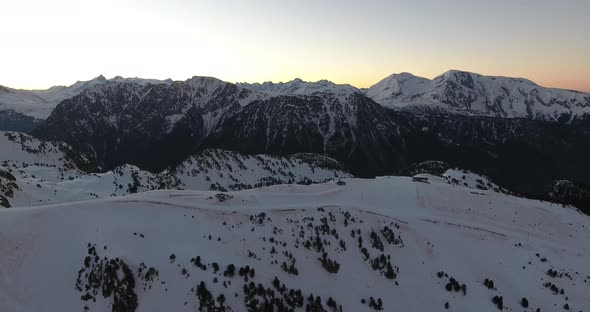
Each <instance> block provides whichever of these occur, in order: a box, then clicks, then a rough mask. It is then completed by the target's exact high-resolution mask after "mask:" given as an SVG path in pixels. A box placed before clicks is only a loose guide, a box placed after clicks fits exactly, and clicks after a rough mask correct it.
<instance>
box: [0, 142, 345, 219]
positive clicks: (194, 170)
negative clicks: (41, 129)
mask: <svg viewBox="0 0 590 312" xmlns="http://www.w3.org/2000/svg"><path fill="white" fill-rule="evenodd" d="M9 138H12V140H11V139H9ZM0 149H1V150H2V153H1V154H0V170H2V171H5V172H8V173H10V174H11V175H12V176H14V178H15V179H16V181H14V183H15V184H16V186H17V188H14V187H11V188H10V189H11V190H12V192H13V195H11V196H7V195H8V192H7V191H5V190H4V191H3V188H2V187H3V186H6V185H8V183H9V181H7V180H5V179H3V178H2V176H1V175H0V196H5V197H7V200H8V202H9V204H10V206H12V207H23V206H39V205H44V204H55V203H64V202H72V201H79V200H88V199H95V198H104V197H111V196H122V195H128V194H131V193H135V192H144V191H149V190H156V189H161V188H174V189H190V190H210V189H214V190H241V189H249V188H253V187H259V186H264V185H274V184H281V183H312V182H313V183H318V182H325V181H329V180H332V179H337V178H347V177H352V175H350V174H349V173H347V172H345V171H343V170H342V169H340V168H339V164H338V163H337V162H336V161H334V160H333V159H330V158H328V157H324V156H320V155H313V154H311V155H308V154H296V155H293V156H290V157H278V156H270V155H244V154H240V153H237V152H231V151H224V150H215V149H207V150H204V151H203V152H201V153H199V154H197V155H194V156H191V157H189V158H188V159H186V160H185V161H183V162H182V163H180V164H179V165H178V166H176V167H174V168H173V169H170V170H165V171H163V172H160V173H157V174H154V173H150V172H148V171H144V170H141V169H140V168H138V167H135V166H131V165H124V166H120V167H118V168H115V169H113V170H111V171H108V172H105V173H86V172H83V171H81V170H79V169H78V168H77V166H76V164H75V163H74V162H73V161H72V160H71V159H70V158H68V157H67V155H66V151H68V150H69V149H70V147H69V146H68V145H67V144H65V143H58V142H43V141H39V140H37V139H35V138H33V137H31V136H29V135H26V134H21V133H16V132H0Z"/></svg>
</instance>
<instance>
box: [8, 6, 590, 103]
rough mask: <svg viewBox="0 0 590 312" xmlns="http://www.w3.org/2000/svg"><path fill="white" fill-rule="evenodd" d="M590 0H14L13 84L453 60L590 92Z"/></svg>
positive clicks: (321, 72) (381, 73) (338, 73)
mask: <svg viewBox="0 0 590 312" xmlns="http://www.w3.org/2000/svg"><path fill="white" fill-rule="evenodd" d="M589 13H590V1H588V0H493V1H491V0H485V1H484V0H481V1H480V0H445V1H442V0H423V1H420V0H412V1H410V0H408V1H401V0H399V1H396V0H374V1H371V0H364V1H360V0H356V1H349V0H334V1H332V0H289V1H282V0H235V1H230V0H211V1H208V0H96V1H95V0H51V1H49V0H18V1H17V0H0V29H1V30H2V32H1V35H0V62H1V63H0V64H2V65H1V66H0V85H5V86H10V87H16V88H46V87H49V86H52V85H69V84H72V83H74V82H75V81H76V80H88V79H91V78H93V77H95V76H98V75H99V74H103V75H104V76H106V77H107V78H110V77H113V76H117V75H121V76H124V77H136V76H137V77H143V78H159V79H165V78H172V79H175V80H184V79H187V78H189V77H192V76H196V75H197V76H214V77H217V78H220V79H223V80H226V81H230V82H241V81H247V82H263V81H269V80H272V81H275V82H277V81H288V80H291V79H293V78H296V77H299V78H302V79H304V80H311V81H316V80H319V79H329V80H332V81H334V82H337V83H350V84H352V85H354V86H357V87H367V86H370V85H372V84H374V83H376V82H377V81H379V80H380V79H382V78H384V77H386V76H388V75H390V74H392V73H398V72H411V73H413V74H415V75H419V76H424V77H428V78H433V77H435V76H437V75H439V74H441V73H443V72H445V71H447V70H449V69H460V70H467V71H473V72H478V73H482V74H490V75H501V76H516V77H525V78H529V79H531V80H533V81H535V82H537V83H539V84H541V85H544V86H550V87H560V88H568V89H578V90H583V91H589V92H590V15H589Z"/></svg>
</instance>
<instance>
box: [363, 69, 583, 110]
mask: <svg viewBox="0 0 590 312" xmlns="http://www.w3.org/2000/svg"><path fill="white" fill-rule="evenodd" d="M366 95H367V96H368V97H370V98H371V99H373V100H375V101H376V102H378V103H380V104H382V105H384V106H386V107H390V108H396V109H412V110H418V111H424V110H434V111H442V112H445V113H457V114H464V115H477V116H491V117H501V118H528V119H534V120H545V121H560V122H571V121H573V120H576V119H580V118H585V117H586V116H587V115H588V113H590V94H587V93H582V92H578V91H571V90H561V89H552V88H544V87H541V86H539V85H537V84H535V83H534V82H532V81H530V80H526V79H521V78H508V77H494V76H483V75H479V74H475V73H469V72H464V71H456V70H451V71H448V72H446V73H444V74H442V75H440V76H438V77H436V78H434V79H433V80H430V79H426V78H421V77H416V76H414V75H412V74H409V73H401V74H394V75H391V76H389V77H387V78H385V79H383V80H381V81H380V82H378V83H377V84H375V85H374V86H372V87H371V88H369V89H368V90H367V92H366Z"/></svg>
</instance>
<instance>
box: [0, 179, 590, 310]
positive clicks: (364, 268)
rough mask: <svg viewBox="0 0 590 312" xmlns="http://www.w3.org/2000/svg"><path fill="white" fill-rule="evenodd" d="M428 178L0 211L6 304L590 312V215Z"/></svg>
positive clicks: (0, 289) (168, 194) (0, 295)
mask: <svg viewBox="0 0 590 312" xmlns="http://www.w3.org/2000/svg"><path fill="white" fill-rule="evenodd" d="M422 177H425V178H426V179H427V180H426V181H425V182H419V181H413V180H412V178H410V177H384V178H379V179H373V180H365V179H345V180H342V182H341V183H336V182H328V183H324V184H316V185H309V186H303V185H276V186H271V187H265V188H258V189H252V190H247V191H239V192H229V193H216V192H210V191H152V192H146V193H141V194H135V195H131V196H123V197H116V198H105V199H97V200H91V201H82V202H72V203H66V204H59V205H47V206H41V207H32V208H18V209H4V210H0V268H1V270H0V310H1V311H84V310H86V309H87V310H89V311H110V310H116V309H115V308H117V309H123V310H126V311H195V310H198V309H199V307H200V306H201V307H202V308H203V311H214V310H215V311H220V310H221V311H223V310H225V311H248V310H249V309H248V308H247V304H249V305H250V310H256V309H255V308H254V307H255V306H258V307H259V308H260V307H261V305H262V304H263V303H264V302H265V301H267V302H268V304H271V303H272V304H274V305H275V311H276V310H277V308H278V305H283V307H291V308H293V309H294V310H295V311H305V310H306V306H307V305H309V309H312V308H315V309H316V311H340V310H342V311H373V310H379V309H382V310H383V311H435V310H444V307H445V304H446V303H448V306H449V310H451V311H498V310H499V308H498V305H499V303H498V302H499V297H500V296H501V297H502V309H503V310H512V311H518V310H520V311H522V310H527V311H535V310H536V309H537V308H540V309H541V311H561V310H563V309H564V306H565V305H566V304H567V305H568V306H567V307H568V308H569V309H570V310H572V311H579V310H587V308H588V306H589V305H590V301H589V300H590V298H589V297H588V293H590V267H589V266H588V263H589V261H588V260H590V231H589V228H590V221H589V219H588V217H587V216H584V215H582V214H580V213H579V212H577V211H576V210H575V209H573V208H570V207H562V206H560V205H555V204H551V203H547V202H539V201H534V200H527V199H522V198H517V197H512V196H509V195H505V194H501V193H497V192H494V191H489V190H474V189H472V188H467V187H463V186H461V185H450V184H449V183H448V182H447V181H446V179H445V178H441V177H434V176H428V175H422ZM359 237H361V238H362V242H361V243H359ZM324 252H325V253H326V257H325V258H324V257H323V253H324ZM381 255H383V257H381V260H379V258H380V256H381ZM87 256H88V257H87ZM366 256H368V257H369V258H368V259H365V258H366ZM197 257H199V258H197ZM191 259H192V261H191ZM322 259H323V260H322ZM374 259H377V261H376V262H375V263H372V262H373V261H374ZM333 261H335V262H333ZM322 262H323V264H322ZM283 263H285V265H284V266H283ZM336 263H337V264H338V265H337V264H336ZM232 264H233V265H234V267H235V275H234V274H230V271H231V270H230V269H229V266H230V265H232ZM246 266H248V267H247V268H246ZM282 266H283V267H284V268H285V269H283V268H282ZM216 267H218V268H219V269H218V270H216ZM294 268H296V269H297V274H296V275H295V274H294V272H295V270H294ZM252 269H254V271H255V273H252ZM549 270H551V271H549ZM553 270H555V271H553ZM439 272H441V273H440V274H439ZM224 273H225V274H224ZM439 275H440V277H439ZM275 277H277V281H275ZM451 278H453V280H452V281H454V283H452V282H450V280H451ZM486 279H491V280H492V281H493V283H494V286H493V287H491V289H490V288H488V287H487V286H486V285H489V283H488V281H486ZM201 282H203V283H201ZM250 282H253V284H252V286H250ZM548 283H551V285H549V284H548ZM447 284H449V285H450V288H451V291H447V290H446V289H445V288H446V286H447ZM484 284H485V285H484ZM546 284H547V285H548V286H547V287H546V286H545V285H546ZM283 285H284V286H283ZM455 285H456V286H458V291H455V290H454V288H455ZM463 285H465V288H464V289H465V290H463V289H462V286H463ZM553 285H555V286H554V287H553V289H556V292H554V291H553V290H551V287H552V286H553ZM251 287H253V288H251ZM562 289H563V294H561V290H562ZM103 290H105V292H104V293H103ZM291 290H292V291H291ZM103 294H104V295H103ZM221 294H223V295H224V296H223V297H220V295H221ZM105 295H106V296H105ZM311 295H313V300H312V301H309V299H310V296H311ZM318 296H319V299H318ZM495 296H498V298H497V300H496V303H494V302H492V299H493V298H494V297H495ZM371 298H372V299H373V300H371ZM522 298H526V300H527V302H528V308H527V309H525V308H523V307H522V306H521V302H522ZM83 299H86V300H83ZM330 299H332V300H330ZM328 302H330V305H332V306H335V308H331V307H329V306H328ZM334 302H335V304H333V303H334ZM379 302H380V303H381V304H380V305H379ZM318 303H319V304H318ZM113 305H114V306H113ZM312 305H313V307H312ZM320 306H321V309H320Z"/></svg>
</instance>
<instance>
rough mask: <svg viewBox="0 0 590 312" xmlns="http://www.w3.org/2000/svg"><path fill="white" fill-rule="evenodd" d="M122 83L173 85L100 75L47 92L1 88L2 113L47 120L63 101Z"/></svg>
mask: <svg viewBox="0 0 590 312" xmlns="http://www.w3.org/2000/svg"><path fill="white" fill-rule="evenodd" d="M122 81H127V82H133V83H138V84H142V85H146V84H148V83H151V84H162V83H164V84H170V83H171V81H170V80H156V79H141V78H122V77H120V76H117V77H114V78H112V79H108V80H107V79H106V78H105V77H104V76H102V75H100V76H98V77H96V78H94V79H92V80H89V81H78V82H76V83H74V84H73V85H71V86H55V87H51V88H49V89H46V90H17V89H11V88H6V87H2V86H0V111H3V110H11V111H14V112H17V113H21V114H24V115H27V116H31V117H34V118H36V119H47V117H48V116H49V115H50V114H51V112H52V111H53V109H54V108H55V107H56V106H57V104H59V103H60V102H61V101H63V100H65V99H69V98H72V97H74V96H76V95H78V94H80V92H82V91H84V90H87V89H91V88H93V87H96V86H100V85H104V84H106V83H109V82H111V83H114V82H122Z"/></svg>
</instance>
